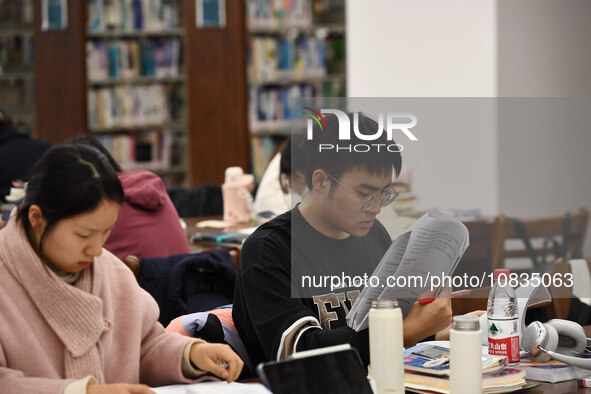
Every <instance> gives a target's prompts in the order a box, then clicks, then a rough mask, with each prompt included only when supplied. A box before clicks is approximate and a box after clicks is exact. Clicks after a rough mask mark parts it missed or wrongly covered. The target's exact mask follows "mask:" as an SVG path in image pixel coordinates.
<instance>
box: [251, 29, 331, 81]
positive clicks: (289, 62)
mask: <svg viewBox="0 0 591 394" xmlns="http://www.w3.org/2000/svg"><path fill="white" fill-rule="evenodd" d="M247 65H248V74H249V78H250V79H251V80H254V81H264V80H268V79H281V78H282V77H284V76H285V74H286V73H287V75H290V76H297V75H301V76H313V77H316V76H322V75H324V74H325V73H326V42H325V41H324V40H323V39H320V38H317V37H310V36H300V37H296V38H293V39H291V38H279V37H252V38H251V39H250V46H249V51H248V59H247Z"/></svg>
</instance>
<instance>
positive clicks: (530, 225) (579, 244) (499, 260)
mask: <svg viewBox="0 0 591 394" xmlns="http://www.w3.org/2000/svg"><path fill="white" fill-rule="evenodd" d="M520 222H521V224H522V225H523V229H524V230H525V232H526V233H527V236H528V237H529V239H530V240H531V245H532V250H533V251H534V253H535V255H536V256H537V257H538V258H539V259H542V258H546V257H547V256H552V258H551V259H547V260H546V261H552V262H553V261H554V260H556V259H557V258H559V257H566V258H580V257H582V255H583V243H584V240H585V234H586V232H587V224H588V222H589V211H588V210H587V209H586V208H584V207H581V208H580V209H579V211H578V212H576V213H574V214H572V215H571V222H570V226H568V225H567V226H566V228H569V236H568V250H567V255H566V256H557V255H556V250H555V248H554V247H553V244H552V243H551V242H544V241H545V240H548V239H554V241H556V242H558V243H560V244H561V245H562V243H563V242H564V239H563V232H564V230H565V216H555V217H546V218H537V219H522V220H520ZM510 240H519V241H520V242H516V243H515V244H514V246H515V248H510V249H509V248H507V247H506V246H507V245H506V241H510ZM491 248H492V249H491V258H492V268H493V269H495V268H501V267H505V266H506V261H505V260H506V259H509V258H530V256H531V253H530V252H529V251H528V250H527V248H526V246H525V243H524V242H523V241H522V236H521V235H520V233H519V230H518V228H517V227H516V225H515V223H514V222H513V220H511V219H510V218H507V217H505V216H503V215H499V216H497V218H496V219H495V223H494V230H493V237H492V244H491ZM533 268H534V269H535V268H536V267H533Z"/></svg>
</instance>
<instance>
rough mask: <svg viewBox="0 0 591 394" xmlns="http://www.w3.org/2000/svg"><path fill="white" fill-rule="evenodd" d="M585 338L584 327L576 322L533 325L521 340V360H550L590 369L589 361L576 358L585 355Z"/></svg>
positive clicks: (537, 323)
mask: <svg viewBox="0 0 591 394" xmlns="http://www.w3.org/2000/svg"><path fill="white" fill-rule="evenodd" d="M586 346H587V337H586V336H585V330H584V329H583V327H581V326H580V325H578V324H577V323H575V322H572V321H568V320H561V319H552V320H549V321H548V322H546V323H540V322H539V321H534V322H532V323H531V324H530V325H529V326H528V327H527V329H526V330H525V332H524V333H523V335H522V336H521V348H522V349H524V350H525V351H524V352H521V354H520V355H521V356H522V357H527V356H531V357H532V358H533V359H534V360H535V361H548V360H550V359H551V358H553V359H554V360H558V361H562V362H564V363H568V364H571V365H573V366H575V367H580V368H585V369H591V358H589V359H586V358H579V357H577V356H580V355H581V354H583V352H585V349H586Z"/></svg>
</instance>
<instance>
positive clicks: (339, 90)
mask: <svg viewBox="0 0 591 394" xmlns="http://www.w3.org/2000/svg"><path fill="white" fill-rule="evenodd" d="M344 94H345V83H344V81H342V80H338V79H335V80H329V81H325V82H319V83H301V84H295V85H291V86H276V87H270V86H262V87H261V86H259V87H251V88H250V89H249V96H250V97H249V101H248V105H249V122H250V129H251V131H254V132H257V131H272V130H286V128H287V131H289V127H290V122H291V121H293V120H294V119H295V120H297V119H303V112H302V107H301V104H300V103H301V99H303V98H307V97H342V96H344Z"/></svg>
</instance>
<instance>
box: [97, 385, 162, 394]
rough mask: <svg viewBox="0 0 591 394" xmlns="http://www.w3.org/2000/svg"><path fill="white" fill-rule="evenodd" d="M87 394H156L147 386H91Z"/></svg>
mask: <svg viewBox="0 0 591 394" xmlns="http://www.w3.org/2000/svg"><path fill="white" fill-rule="evenodd" d="M86 394H154V392H153V391H152V390H150V388H149V387H148V386H146V385H145V384H124V383H121V384H90V385H88V387H86Z"/></svg>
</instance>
